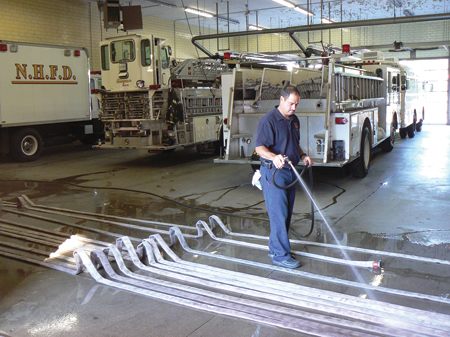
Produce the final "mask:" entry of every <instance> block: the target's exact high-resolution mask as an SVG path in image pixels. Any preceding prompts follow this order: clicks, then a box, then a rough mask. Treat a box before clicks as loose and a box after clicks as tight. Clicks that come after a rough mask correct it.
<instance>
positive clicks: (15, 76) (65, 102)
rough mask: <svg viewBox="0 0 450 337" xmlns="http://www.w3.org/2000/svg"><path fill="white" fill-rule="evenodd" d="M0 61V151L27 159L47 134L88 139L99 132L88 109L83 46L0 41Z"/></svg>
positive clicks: (86, 58)
mask: <svg viewBox="0 0 450 337" xmlns="http://www.w3.org/2000/svg"><path fill="white" fill-rule="evenodd" d="M0 65H1V66H0V121H1V123H0V142H1V149H0V150H1V152H2V153H10V154H11V155H12V156H13V157H14V158H15V159H16V160H18V161H21V162H28V161H33V160H36V159H38V158H39V156H40V154H41V152H42V148H43V144H44V143H45V141H46V140H49V139H50V138H54V137H62V136H63V137H65V138H67V136H69V137H70V139H75V138H78V139H80V140H82V141H83V142H86V143H89V142H92V141H95V140H98V139H99V138H101V137H102V133H103V125H102V123H101V122H100V121H99V120H98V118H97V116H92V114H91V109H90V68H89V55H88V51H87V50H86V49H85V48H76V47H66V46H56V45H41V44H32V43H20V42H13V41H0ZM73 137H75V138H73Z"/></svg>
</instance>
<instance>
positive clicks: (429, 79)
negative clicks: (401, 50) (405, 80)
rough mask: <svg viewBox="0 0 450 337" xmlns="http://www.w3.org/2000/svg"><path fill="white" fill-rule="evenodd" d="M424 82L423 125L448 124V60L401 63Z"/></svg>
mask: <svg viewBox="0 0 450 337" xmlns="http://www.w3.org/2000/svg"><path fill="white" fill-rule="evenodd" d="M401 63H402V64H406V65H407V66H408V67H411V68H412V69H413V70H414V72H415V73H416V74H417V75H418V77H419V80H421V81H424V82H425V84H424V90H425V104H424V105H425V121H424V124H447V122H448V59H433V60H414V61H411V60H408V61H401Z"/></svg>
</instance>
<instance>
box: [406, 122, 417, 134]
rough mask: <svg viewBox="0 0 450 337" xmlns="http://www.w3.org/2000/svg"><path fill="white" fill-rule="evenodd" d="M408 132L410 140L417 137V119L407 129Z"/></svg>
mask: <svg viewBox="0 0 450 337" xmlns="http://www.w3.org/2000/svg"><path fill="white" fill-rule="evenodd" d="M406 131H407V132H408V137H409V138H414V136H415V135H416V119H414V123H412V124H411V125H409V126H408V127H407V128H406Z"/></svg>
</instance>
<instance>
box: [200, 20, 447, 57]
mask: <svg viewBox="0 0 450 337" xmlns="http://www.w3.org/2000/svg"><path fill="white" fill-rule="evenodd" d="M441 20H450V14H449V13H443V14H433V15H417V16H404V17H395V18H385V19H373V20H357V21H349V22H333V23H331V24H316V25H305V26H295V27H286V28H274V29H264V30H254V31H240V32H229V33H221V34H210V35H202V36H194V37H193V38H192V40H191V42H192V44H194V46H196V47H197V48H199V49H200V50H201V51H202V52H204V53H205V54H206V55H208V56H209V57H211V58H213V57H214V54H213V53H211V52H210V51H209V50H207V49H205V48H203V47H202V46H201V45H200V44H199V43H198V42H197V41H201V40H209V39H218V38H224V37H237V36H249V35H261V34H275V33H278V34H280V33H288V34H289V36H290V37H291V38H293V37H294V35H293V34H294V33H297V32H309V31H317V30H325V29H340V28H353V27H367V26H381V25H392V24H400V23H417V22H430V21H441ZM294 42H295V44H296V45H297V46H299V47H300V45H301V43H300V41H298V40H296V39H295V40H294ZM300 49H301V50H302V51H303V49H304V47H303V48H302V47H300Z"/></svg>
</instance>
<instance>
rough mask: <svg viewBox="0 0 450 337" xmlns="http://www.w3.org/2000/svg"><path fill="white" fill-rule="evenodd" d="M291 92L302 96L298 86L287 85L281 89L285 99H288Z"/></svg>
mask: <svg viewBox="0 0 450 337" xmlns="http://www.w3.org/2000/svg"><path fill="white" fill-rule="evenodd" d="M291 94H294V95H297V96H300V93H299V92H298V90H297V87H294V86H293V85H290V84H289V85H287V86H285V87H284V88H283V89H281V92H280V96H283V97H284V99H288V98H289V96H291Z"/></svg>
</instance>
